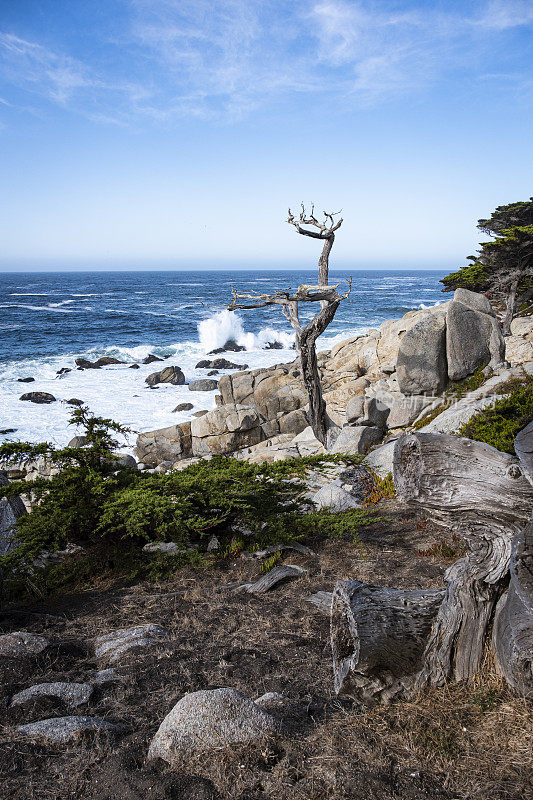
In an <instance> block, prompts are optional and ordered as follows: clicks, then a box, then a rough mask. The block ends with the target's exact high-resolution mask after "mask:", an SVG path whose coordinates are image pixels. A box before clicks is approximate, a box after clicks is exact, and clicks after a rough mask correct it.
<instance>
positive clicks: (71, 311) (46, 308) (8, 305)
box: [0, 303, 76, 314]
mask: <svg viewBox="0 0 533 800" xmlns="http://www.w3.org/2000/svg"><path fill="white" fill-rule="evenodd" d="M0 308H23V309H25V310H26V311H58V312H61V313H63V314H75V313H76V312H75V310H74V309H72V308H58V307H57V306H56V305H54V304H52V305H49V306H30V305H27V304H26V303H0Z"/></svg>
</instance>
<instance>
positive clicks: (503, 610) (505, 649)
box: [493, 422, 533, 697]
mask: <svg viewBox="0 0 533 800" xmlns="http://www.w3.org/2000/svg"><path fill="white" fill-rule="evenodd" d="M514 448H515V452H516V455H517V456H518V459H519V461H520V465H521V467H522V469H523V471H524V475H525V476H526V478H527V479H528V480H529V482H530V483H531V484H533V422H530V423H529V425H526V427H525V428H523V429H522V430H521V431H520V433H519V434H518V436H517V437H516V439H515V441H514ZM509 572H510V584H509V591H508V592H507V594H506V595H504V596H503V597H502V598H501V600H500V602H499V603H498V607H497V609H496V617H495V620H494V632H493V644H494V650H495V652H496V661H497V664H498V667H499V669H500V672H501V673H502V674H503V675H504V677H505V678H506V680H507V682H508V683H509V684H510V685H511V686H512V687H513V689H515V690H516V691H518V692H520V694H523V695H525V696H526V697H533V521H530V522H528V524H527V525H526V526H525V527H524V529H523V530H521V531H520V533H519V534H518V535H517V536H516V537H515V541H514V542H513V548H512V552H511V566H510V570H509Z"/></svg>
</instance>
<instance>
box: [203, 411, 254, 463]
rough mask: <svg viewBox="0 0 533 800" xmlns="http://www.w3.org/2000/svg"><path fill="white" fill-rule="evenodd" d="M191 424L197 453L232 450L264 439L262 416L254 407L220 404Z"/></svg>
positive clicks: (227, 451)
mask: <svg viewBox="0 0 533 800" xmlns="http://www.w3.org/2000/svg"><path fill="white" fill-rule="evenodd" d="M190 425H191V435H192V452H193V455H195V456H204V455H215V454H224V453H232V452H234V451H235V450H241V449H242V448H243V447H250V446H252V445H254V444H258V442H260V441H261V440H262V439H263V438H264V434H263V431H262V430H261V420H260V418H259V415H258V413H257V411H256V410H255V409H254V408H252V407H251V406H243V405H226V406H219V408H215V409H214V410H213V411H210V412H209V413H208V414H204V415H203V416H202V417H197V418H195V419H193V420H192V421H191V423H190Z"/></svg>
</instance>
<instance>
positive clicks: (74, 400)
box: [66, 397, 83, 406]
mask: <svg viewBox="0 0 533 800" xmlns="http://www.w3.org/2000/svg"><path fill="white" fill-rule="evenodd" d="M66 403H67V405H68V406H82V405H83V400H78V398H77V397H72V398H71V399H70V400H67V401H66Z"/></svg>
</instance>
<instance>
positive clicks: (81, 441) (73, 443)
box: [67, 436, 87, 447]
mask: <svg viewBox="0 0 533 800" xmlns="http://www.w3.org/2000/svg"><path fill="white" fill-rule="evenodd" d="M86 444H87V437H86V436H74V438H73V439H71V440H70V442H69V443H68V445H67V447H85V445H86Z"/></svg>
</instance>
